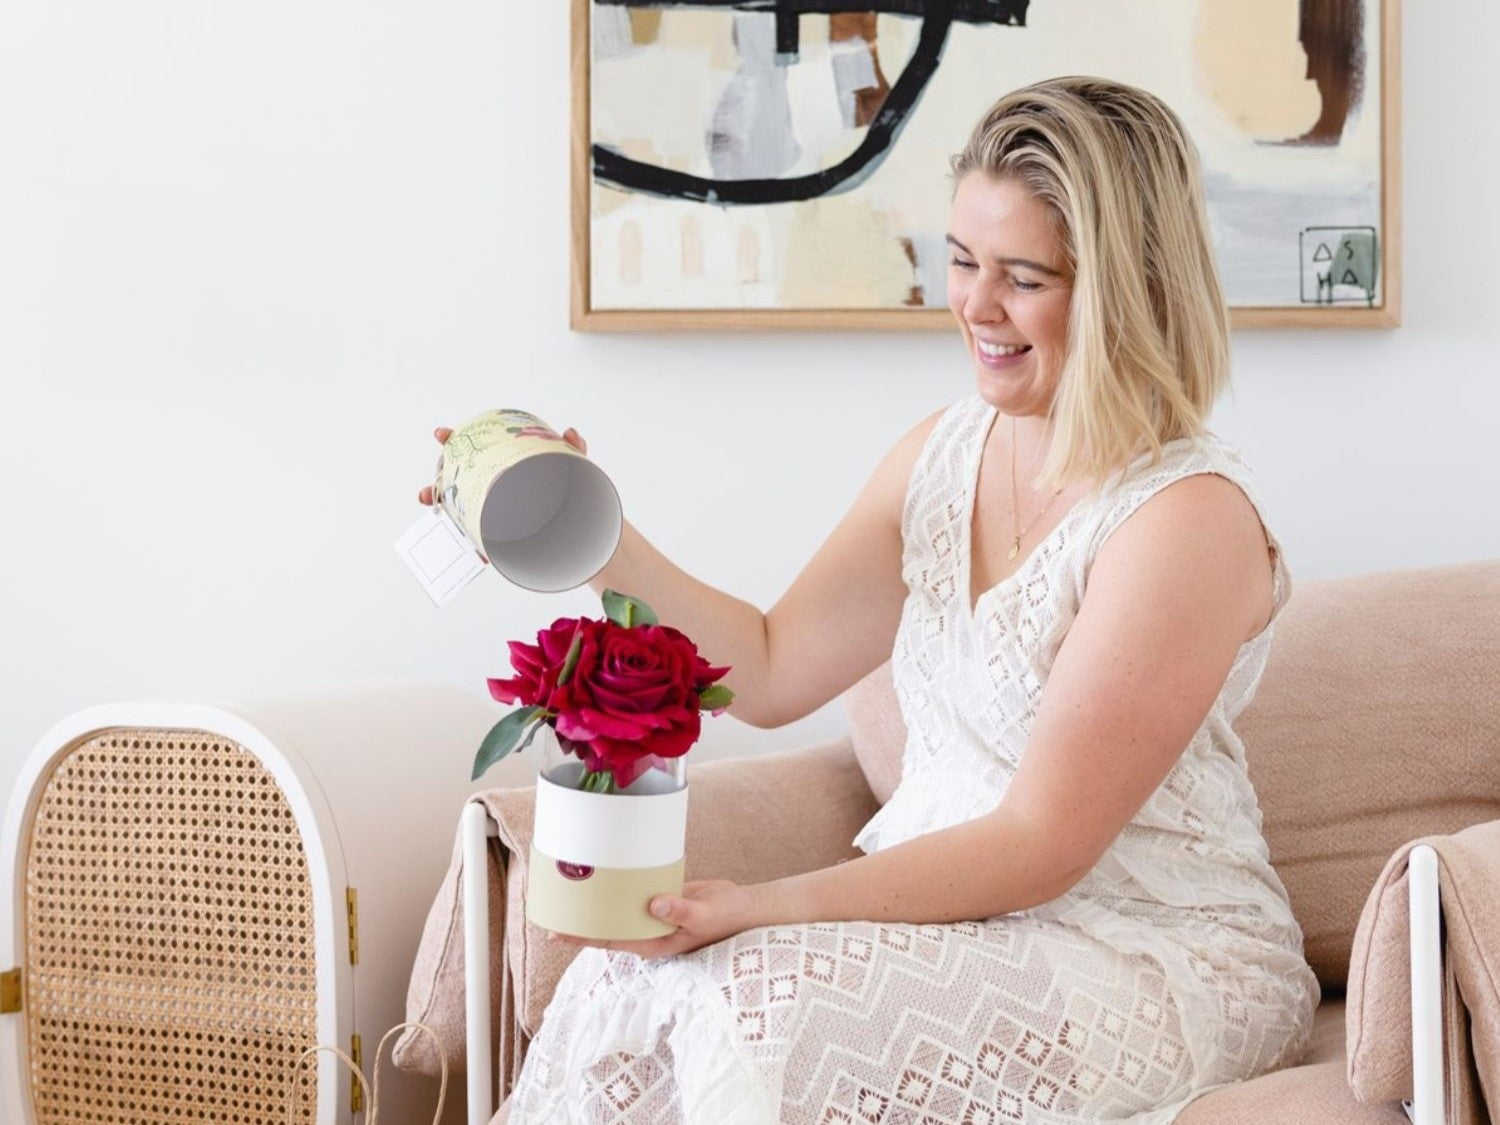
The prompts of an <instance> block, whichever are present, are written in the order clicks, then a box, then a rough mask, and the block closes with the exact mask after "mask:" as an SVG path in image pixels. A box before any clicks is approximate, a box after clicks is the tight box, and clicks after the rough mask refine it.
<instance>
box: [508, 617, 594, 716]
mask: <svg viewBox="0 0 1500 1125" xmlns="http://www.w3.org/2000/svg"><path fill="white" fill-rule="evenodd" d="M599 625H600V622H598V621H590V620H589V619H588V618H586V617H585V618H573V617H560V618H558V619H557V620H556V621H554V622H553V623H552V624H551V626H550V627H549V628H546V629H543V630H541V631H540V632H539V633H537V635H536V644H534V645H528V644H525V643H523V642H521V641H511V642H510V646H509V647H510V666H511V667H512V668H513V669H515V672H516V675H515V676H514V677H513V678H512V679H509V680H487V681H486V682H487V683H488V684H489V688H490V696H491V697H492V698H493V699H495V700H498V701H499V702H501V703H519V704H521V705H522V706H524V707H535V706H542V707H545V708H546V709H547V710H549V711H554V712H561V711H564V710H566V709H567V708H568V707H569V706H570V702H571V700H570V695H569V691H568V688H569V686H570V685H571V684H572V683H573V680H574V679H575V678H576V676H577V672H578V669H580V668H582V667H585V666H592V664H593V661H594V658H595V653H596V652H597V651H598V640H597V637H598V631H599ZM580 633H581V634H582V636H581V638H580V646H579V652H578V662H577V664H576V665H575V666H574V674H573V676H570V677H569V681H568V683H567V684H564V685H562V686H559V685H558V682H557V681H558V680H559V679H560V678H561V676H562V671H563V667H564V665H565V663H566V662H567V657H568V650H569V648H571V647H572V644H573V638H574V636H575V635H576V634H580Z"/></svg>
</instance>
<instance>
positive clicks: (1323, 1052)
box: [1177, 996, 1410, 1125]
mask: <svg viewBox="0 0 1500 1125" xmlns="http://www.w3.org/2000/svg"><path fill="white" fill-rule="evenodd" d="M1266 1121H1274V1122H1277V1123H1282V1122H1285V1123H1289V1125H1295V1123H1297V1122H1303V1123H1305V1125H1344V1123H1345V1122H1347V1123H1349V1125H1379V1123H1381V1122H1390V1123H1391V1125H1396V1123H1400V1125H1410V1123H1409V1122H1408V1121H1407V1120H1406V1114H1405V1113H1403V1112H1402V1110H1401V1107H1400V1105H1399V1104H1398V1103H1395V1102H1392V1103H1390V1104H1389V1105H1373V1106H1367V1105H1360V1104H1359V1103H1358V1102H1357V1101H1355V1100H1354V1095H1353V1092H1352V1091H1351V1090H1350V1089H1349V1084H1348V1082H1346V1081H1345V1079H1344V1001H1343V999H1342V998H1341V997H1337V996H1335V997H1332V998H1330V999H1326V1000H1324V1001H1323V1003H1322V1004H1320V1005H1319V1006H1318V1010H1317V1013H1316V1014H1315V1015H1314V1016H1313V1030H1312V1039H1311V1041H1310V1042H1309V1043H1308V1048H1307V1056H1306V1057H1305V1058H1304V1059H1303V1060H1302V1064H1301V1065H1300V1066H1293V1067H1287V1068H1286V1069H1284V1070H1278V1071H1276V1072H1274V1073H1272V1074H1263V1075H1261V1076H1260V1077H1259V1078H1252V1079H1250V1080H1249V1081H1247V1082H1238V1083H1236V1084H1234V1085H1233V1086H1224V1087H1221V1088H1220V1089H1217V1090H1214V1091H1212V1092H1211V1093H1207V1094H1204V1095H1203V1096H1202V1097H1201V1098H1198V1099H1197V1100H1196V1101H1194V1102H1191V1103H1189V1105H1188V1106H1187V1108H1186V1109H1184V1110H1183V1111H1182V1112H1181V1113H1180V1114H1178V1116H1177V1125H1242V1123H1243V1125H1252V1123H1253V1125H1260V1123H1261V1122H1266Z"/></svg>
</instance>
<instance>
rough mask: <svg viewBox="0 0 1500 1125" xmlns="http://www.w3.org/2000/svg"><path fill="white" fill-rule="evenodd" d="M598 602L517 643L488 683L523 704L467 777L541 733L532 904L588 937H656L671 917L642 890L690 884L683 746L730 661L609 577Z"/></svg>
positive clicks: (532, 911) (542, 917) (719, 689)
mask: <svg viewBox="0 0 1500 1125" xmlns="http://www.w3.org/2000/svg"><path fill="white" fill-rule="evenodd" d="M603 603H604V613H605V616H604V618H603V619H602V620H594V619H591V618H586V617H580V618H561V619H559V620H557V621H554V622H553V623H552V625H551V626H550V627H548V628H546V629H543V630H541V631H540V632H539V633H537V637H536V644H534V645H533V644H526V643H524V642H520V641H512V642H511V643H510V661H511V668H512V670H513V671H514V672H515V675H514V676H512V677H511V678H509V679H491V680H489V681H488V682H489V688H490V694H491V696H493V697H494V698H495V699H496V700H497V701H499V702H501V703H508V704H519V706H518V707H517V708H516V709H515V710H514V711H512V712H511V713H510V714H508V715H506V716H505V718H503V719H502V720H500V722H498V723H497V724H495V727H494V729H492V730H491V731H490V733H489V734H488V735H487V736H486V737H485V739H484V741H483V743H481V745H480V747H479V752H478V754H477V755H476V756H475V759H474V772H473V776H474V777H475V778H478V777H479V776H480V775H481V774H483V773H484V771H485V770H487V769H489V768H490V766H492V765H494V764H495V763H496V762H497V761H499V760H500V759H501V758H504V757H505V756H506V755H507V754H509V753H511V752H512V751H514V750H518V749H525V748H526V747H527V746H528V745H530V743H531V742H532V740H533V739H535V738H536V737H537V736H538V734H539V733H540V734H542V737H543V742H544V744H545V749H544V759H543V762H542V765H541V768H540V770H539V772H538V774H537V783H536V784H537V793H536V826H535V829H534V833H533V838H532V848H531V859H530V863H529V865H528V876H529V877H528V884H529V885H528V888H527V896H526V903H527V906H526V912H527V917H529V918H530V919H531V920H532V921H533V922H535V923H536V924H537V925H540V926H543V927H545V928H547V929H551V930H557V931H559V932H561V933H569V934H576V935H579V936H583V937H593V938H640V937H654V936H657V935H660V934H663V933H670V932H671V930H672V927H671V926H669V925H665V924H664V923H661V922H659V921H657V920H656V919H654V918H652V917H651V916H650V915H649V914H648V913H647V912H646V903H647V902H648V901H649V900H650V899H651V897H652V896H653V895H656V894H661V893H668V894H680V893H681V890H682V871H683V842H684V839H685V836H686V830H687V785H686V775H685V774H684V772H683V769H682V759H683V755H685V754H686V753H687V751H688V750H689V749H690V748H691V747H692V745H693V744H694V743H695V742H696V741H697V740H698V736H699V734H700V733H701V730H702V718H703V712H704V711H709V712H710V713H712V714H720V713H722V712H723V710H724V709H725V708H726V707H728V706H729V704H730V703H731V702H732V701H733V699H734V694H733V693H732V692H731V691H730V690H729V689H728V688H727V687H725V686H724V685H723V684H721V683H719V682H718V681H719V680H720V679H722V678H723V677H724V675H725V674H726V673H727V672H728V671H729V669H728V668H716V667H714V666H713V665H711V664H709V663H708V661H706V660H705V659H704V658H703V657H702V656H701V655H699V653H698V648H697V646H696V645H694V644H693V642H692V641H690V640H689V639H688V638H687V637H686V636H684V635H683V634H682V633H680V632H679V631H678V630H676V629H673V628H671V627H670V626H666V625H662V624H661V623H660V622H659V621H658V620H657V617H656V614H655V613H653V612H652V610H651V607H650V606H648V605H646V604H645V603H644V602H642V601H640V600H639V599H638V598H632V597H629V596H628V595H624V594H619V593H616V592H615V591H613V590H606V591H605V592H604V596H603Z"/></svg>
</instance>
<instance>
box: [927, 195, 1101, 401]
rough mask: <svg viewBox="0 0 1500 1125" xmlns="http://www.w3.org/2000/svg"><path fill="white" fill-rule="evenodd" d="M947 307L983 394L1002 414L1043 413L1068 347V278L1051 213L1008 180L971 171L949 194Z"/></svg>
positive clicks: (1070, 283) (1070, 288)
mask: <svg viewBox="0 0 1500 1125" xmlns="http://www.w3.org/2000/svg"><path fill="white" fill-rule="evenodd" d="M948 249H949V262H948V308H949V309H951V310H952V312H953V315H954V317H955V318H956V319H957V320H958V325H959V330H960V331H961V332H962V334H963V338H964V344H965V345H966V346H967V347H968V350H969V356H970V359H971V360H972V361H973V363H974V370H975V373H976V375H977V376H978V381H979V394H980V397H981V398H983V399H984V400H985V401H986V402H988V403H990V404H991V405H992V406H994V407H996V408H997V409H999V410H1000V411H1001V412H1003V413H1005V414H1011V415H1017V416H1023V417H1024V416H1027V415H1043V414H1046V413H1047V411H1048V409H1049V408H1050V407H1051V405H1052V399H1053V396H1054V395H1055V394H1056V393H1057V384H1058V380H1059V379H1060V378H1061V376H1062V370H1063V361H1064V359H1065V358H1066V355H1067V344H1068V306H1069V303H1070V301H1071V300H1072V296H1073V276H1072V273H1071V271H1070V269H1069V267H1068V257H1067V252H1066V248H1065V247H1064V245H1063V242H1062V239H1061V238H1060V237H1059V235H1058V231H1057V226H1056V222H1055V220H1054V218H1053V215H1052V212H1051V210H1050V209H1049V208H1048V206H1047V205H1046V204H1045V203H1043V202H1042V201H1041V200H1039V199H1037V198H1036V197H1035V196H1033V195H1030V194H1029V193H1028V192H1027V191H1026V189H1025V188H1023V187H1022V186H1021V185H1020V183H1018V182H1017V181H1016V180H1013V179H997V178H996V177H994V176H991V175H989V174H988V173H986V172H979V171H975V172H969V173H968V174H966V175H965V176H964V177H963V178H962V179H961V180H959V182H958V188H957V190H956V191H955V192H954V193H953V210H952V219H951V226H950V229H949V233H948Z"/></svg>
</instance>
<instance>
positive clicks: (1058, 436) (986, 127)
mask: <svg viewBox="0 0 1500 1125" xmlns="http://www.w3.org/2000/svg"><path fill="white" fill-rule="evenodd" d="M951 166H952V172H953V182H954V185H955V189H956V187H957V184H958V181H959V180H960V179H962V178H963V177H964V176H966V175H968V174H969V173H970V172H975V171H979V172H984V173H987V174H988V175H991V176H994V177H997V178H1001V179H1014V180H1015V181H1017V182H1018V183H1019V184H1021V186H1022V187H1023V188H1025V189H1026V190H1027V191H1028V192H1029V193H1030V194H1031V195H1033V196H1035V197H1036V198H1037V199H1039V200H1040V201H1042V202H1043V203H1045V204H1047V205H1048V207H1049V208H1050V210H1051V211H1052V212H1053V216H1054V219H1055V221H1056V223H1057V226H1058V233H1059V235H1060V237H1061V239H1062V241H1063V244H1064V246H1065V248H1066V252H1067V255H1068V261H1069V265H1070V266H1071V267H1072V271H1073V294H1072V303H1071V306H1070V309H1069V315H1068V351H1067V360H1066V362H1065V366H1064V369H1063V372H1062V377H1061V380H1060V381H1059V384H1058V390H1057V395H1056V397H1055V398H1054V399H1053V402H1052V411H1051V413H1052V419H1053V423H1054V427H1053V428H1054V433H1053V440H1052V448H1051V451H1050V453H1049V454H1048V458H1047V463H1046V465H1045V466H1044V467H1043V470H1042V476H1043V478H1044V479H1046V480H1048V481H1050V482H1052V483H1054V484H1059V485H1060V484H1064V483H1071V482H1073V481H1078V480H1084V479H1091V480H1093V481H1094V482H1096V483H1098V482H1102V481H1103V479H1104V478H1105V477H1107V476H1108V475H1109V474H1110V473H1111V472H1113V471H1114V470H1116V469H1119V468H1122V467H1123V466H1124V465H1126V464H1128V463H1129V462H1130V461H1131V460H1133V459H1134V458H1135V457H1136V456H1138V455H1140V454H1141V453H1142V452H1143V451H1144V452H1149V453H1150V454H1151V456H1152V458H1153V459H1155V458H1159V457H1160V456H1161V447H1162V445H1163V443H1165V442H1168V441H1172V440H1174V439H1176V438H1180V437H1190V436H1194V435H1197V434H1199V433H1202V432H1203V430H1204V429H1205V427H1206V426H1207V422H1208V415H1209V412H1210V410H1211V409H1212V407H1213V402H1214V399H1215V398H1216V397H1218V394H1219V392H1220V391H1221V390H1223V388H1224V387H1225V386H1227V385H1228V382H1229V317H1228V312H1227V310H1226V308H1225V306H1224V295H1223V291H1222V289H1221V288H1220V286H1219V276H1218V271H1217V270H1216V268H1215V266H1214V257H1213V250H1212V247H1211V245H1210V240H1209V233H1208V219H1207V215H1206V213H1205V210H1204V205H1203V187H1202V183H1201V182H1200V179H1199V172H1198V156H1197V152H1196V150H1195V149H1194V148H1193V144H1192V142H1191V141H1190V140H1189V139H1188V137H1187V134H1186V132H1185V131H1184V129H1183V127H1182V123H1181V122H1180V121H1179V120H1178V119H1177V116H1176V115H1175V114H1174V113H1173V112H1172V111H1171V110H1170V109H1168V108H1167V106H1166V105H1165V104H1163V103H1162V101H1161V100H1160V99H1159V98H1157V97H1155V96H1154V95H1152V94H1148V93H1147V92H1146V91H1144V90H1138V89H1135V88H1134V87H1131V86H1125V85H1122V84H1120V83H1117V82H1108V81H1105V80H1103V79H1098V78H1054V79H1049V80H1048V81H1045V82H1039V83H1037V84H1035V85H1033V86H1027V87H1025V88H1024V89H1020V90H1017V91H1015V92H1014V93H1011V94H1007V95H1005V96H1004V97H1003V98H1001V99H1000V100H999V101H997V102H996V103H995V104H994V105H992V106H991V107H990V108H989V110H988V112H986V113H985V115H984V117H983V118H981V119H980V121H979V123H978V124H977V125H975V126H974V130H973V132H972V134H971V135H970V137H969V142H968V144H967V145H966V146H965V147H964V150H963V151H962V152H960V153H958V154H957V155H956V156H954V157H953V158H952V161H951Z"/></svg>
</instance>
